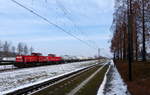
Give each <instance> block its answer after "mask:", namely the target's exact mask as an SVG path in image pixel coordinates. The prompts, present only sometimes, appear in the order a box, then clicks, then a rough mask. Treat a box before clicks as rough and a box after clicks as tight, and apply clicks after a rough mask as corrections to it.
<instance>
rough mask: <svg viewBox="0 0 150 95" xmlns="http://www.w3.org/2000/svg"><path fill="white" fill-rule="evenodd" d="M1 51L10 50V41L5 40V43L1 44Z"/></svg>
mask: <svg viewBox="0 0 150 95" xmlns="http://www.w3.org/2000/svg"><path fill="white" fill-rule="evenodd" d="M3 51H4V52H5V53H8V52H9V51H10V43H8V42H7V41H5V43H4V45H3Z"/></svg>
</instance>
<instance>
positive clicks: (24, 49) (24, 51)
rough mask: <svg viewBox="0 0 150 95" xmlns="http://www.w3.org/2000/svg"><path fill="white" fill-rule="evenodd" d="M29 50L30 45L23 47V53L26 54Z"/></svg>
mask: <svg viewBox="0 0 150 95" xmlns="http://www.w3.org/2000/svg"><path fill="white" fill-rule="evenodd" d="M28 51H29V50H28V46H27V45H24V48H23V53H24V54H25V55H27V54H28V53H29V52H28Z"/></svg>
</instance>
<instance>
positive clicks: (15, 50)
mask: <svg viewBox="0 0 150 95" xmlns="http://www.w3.org/2000/svg"><path fill="white" fill-rule="evenodd" d="M33 50H34V49H33V47H29V46H28V45H27V44H25V43H22V42H19V43H18V44H17V46H14V45H12V43H11V42H8V41H0V57H8V56H16V55H28V54H30V53H32V52H33Z"/></svg>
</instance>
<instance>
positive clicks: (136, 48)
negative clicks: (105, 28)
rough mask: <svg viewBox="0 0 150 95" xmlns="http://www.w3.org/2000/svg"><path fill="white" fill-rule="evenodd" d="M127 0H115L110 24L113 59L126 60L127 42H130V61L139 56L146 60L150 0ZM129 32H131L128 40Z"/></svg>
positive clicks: (149, 29)
mask: <svg viewBox="0 0 150 95" xmlns="http://www.w3.org/2000/svg"><path fill="white" fill-rule="evenodd" d="M129 1H130V0H115V12H114V14H113V15H114V18H113V23H112V26H111V30H112V31H113V37H112V40H111V51H112V52H113V54H114V58H115V59H121V60H127V59H128V54H129V52H128V51H129V48H128V45H129V44H128V43H129V42H130V43H131V47H130V48H131V53H130V54H131V55H132V61H133V60H139V58H140V59H142V61H146V60H147V55H148V53H149V52H150V0H131V1H130V2H129ZM129 5H130V6H129ZM129 12H130V19H129ZM129 22H130V23H131V25H130V26H129ZM129 28H131V31H129ZM129 32H131V33H130V34H131V35H130V37H131V39H130V40H129V35H128V33H129Z"/></svg>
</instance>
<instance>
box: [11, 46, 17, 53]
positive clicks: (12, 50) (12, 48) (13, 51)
mask: <svg viewBox="0 0 150 95" xmlns="http://www.w3.org/2000/svg"><path fill="white" fill-rule="evenodd" d="M11 52H12V53H13V54H15V53H16V47H15V46H12V47H11Z"/></svg>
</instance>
